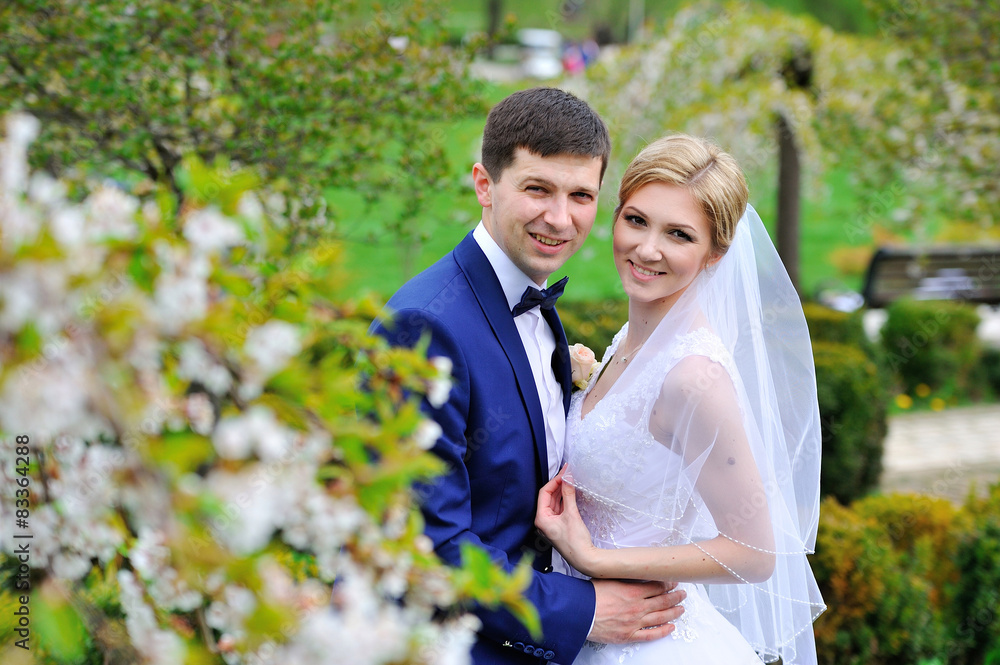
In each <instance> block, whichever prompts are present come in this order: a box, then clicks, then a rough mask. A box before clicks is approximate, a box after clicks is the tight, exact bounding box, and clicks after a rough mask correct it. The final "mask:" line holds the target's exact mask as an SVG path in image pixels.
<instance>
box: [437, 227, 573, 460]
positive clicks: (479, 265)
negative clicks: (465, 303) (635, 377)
mask: <svg viewBox="0 0 1000 665" xmlns="http://www.w3.org/2000/svg"><path fill="white" fill-rule="evenodd" d="M454 255H455V260H456V261H457V262H458V265H459V267H460V268H461V269H462V272H464V273H465V277H466V279H467V280H468V282H469V284H470V285H471V286H472V291H473V293H475V295H476V299H477V300H478V301H479V306H480V307H481V308H482V310H483V313H484V314H485V315H486V320H487V321H488V322H489V324H490V328H492V330H493V334H494V335H496V338H497V340H498V341H499V342H500V346H501V347H502V348H503V350H504V353H505V354H506V355H507V360H509V361H510V366H511V368H513V370H514V377H515V379H516V380H517V387H518V390H519V391H520V393H521V401H522V402H523V403H524V406H525V410H526V411H527V412H528V420H529V422H530V423H531V432H532V435H533V438H534V443H535V457H536V461H537V462H538V465H539V466H538V468H539V469H540V472H541V477H543V478H544V477H546V476H547V469H548V451H547V446H546V444H545V419H544V416H543V415H542V406H541V402H540V401H539V399H538V390H537V388H535V377H534V375H533V374H532V373H531V365H530V364H529V363H528V356H527V354H526V353H525V351H524V344H523V343H522V342H521V336H520V334H519V333H518V332H517V326H516V325H514V317H513V316H511V314H510V309H509V308H508V306H507V298H506V296H504V293H503V287H501V286H500V280H499V279H497V276H496V273H494V272H493V266H492V265H490V262H489V259H487V258H486V255H485V254H483V250H482V249H480V247H479V244H478V243H477V242H476V241H475V239H474V238H473V237H472V234H471V233H469V234H468V235H467V236H465V238H464V239H463V240H462V242H460V243H459V244H458V246H457V247H455V251H454ZM557 322H558V317H557ZM550 325H551V323H550ZM559 331H560V332H561V331H562V326H560V327H559ZM557 338H558V335H557ZM563 345H564V346H565V334H563ZM557 347H558V344H557ZM556 355H558V353H556V354H553V357H555V356H556ZM566 357H567V358H568V357H569V355H568V352H567V356H566ZM556 376H559V375H558V374H557V375H556Z"/></svg>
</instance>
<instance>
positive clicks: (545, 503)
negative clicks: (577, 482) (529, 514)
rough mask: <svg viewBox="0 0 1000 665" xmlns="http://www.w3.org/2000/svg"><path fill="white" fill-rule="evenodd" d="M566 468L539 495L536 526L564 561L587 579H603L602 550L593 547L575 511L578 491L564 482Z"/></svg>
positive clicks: (587, 532)
mask: <svg viewBox="0 0 1000 665" xmlns="http://www.w3.org/2000/svg"><path fill="white" fill-rule="evenodd" d="M565 473H566V466H565V465H563V468H562V470H561V471H560V472H559V475H557V476H556V477H555V478H553V479H552V480H550V481H549V482H547V483H546V484H545V485H544V486H543V487H542V489H541V490H539V492H538V509H537V510H536V511H535V526H536V527H538V530H539V531H541V532H542V533H543V534H545V537H546V538H548V539H549V540H551V541H552V544H553V545H554V546H555V548H556V549H557V550H559V553H560V554H562V556H563V558H564V559H566V561H568V562H569V564H570V565H571V566H573V567H574V568H576V569H577V570H579V571H580V572H581V573H583V574H584V575H589V576H590V577H601V576H602V575H601V574H600V572H601V571H600V563H601V560H602V554H603V552H604V551H603V550H601V549H600V548H598V547H595V546H594V543H593V542H592V541H591V539H590V532H589V531H587V526H586V525H585V524H584V523H583V518H582V517H580V511H579V510H577V507H576V488H575V487H573V486H572V485H571V484H569V483H568V482H566V481H565V479H564V478H563V476H564V475H565Z"/></svg>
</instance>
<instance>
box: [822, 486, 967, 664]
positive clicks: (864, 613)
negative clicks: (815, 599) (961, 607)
mask: <svg viewBox="0 0 1000 665" xmlns="http://www.w3.org/2000/svg"><path fill="white" fill-rule="evenodd" d="M959 521H960V520H959V516H958V515H957V511H956V510H955V509H954V508H953V507H951V505H950V504H949V503H948V502H947V501H946V500H944V499H933V498H929V497H922V496H910V495H893V496H871V497H867V498H865V499H862V500H861V501H858V502H855V504H854V505H853V506H852V507H851V508H847V507H844V506H843V505H841V504H840V503H838V502H837V501H836V500H835V499H833V498H831V497H827V499H826V500H824V502H823V506H822V511H821V517H820V524H819V531H818V534H817V539H816V554H815V555H814V556H813V557H812V564H813V570H814V571H815V573H816V578H817V581H818V582H819V585H820V589H821V591H822V593H823V598H824V600H825V601H826V603H827V605H828V607H829V608H830V609H828V610H827V611H826V612H825V613H824V614H823V615H822V616H820V618H819V619H818V620H817V621H816V626H815V628H816V642H817V651H818V652H819V656H820V663H824V664H828V665H862V664H863V665H880V664H883V663H885V664H888V663H917V662H920V660H921V659H927V658H931V657H934V656H936V655H938V654H940V653H942V651H943V650H944V648H945V645H946V643H947V632H946V629H945V619H946V615H947V613H948V612H949V611H950V609H949V608H948V607H947V606H946V605H945V600H946V599H945V597H944V596H943V591H942V588H943V582H942V581H941V580H943V579H952V578H953V577H954V574H955V566H954V563H953V560H952V559H950V558H947V557H949V556H950V555H951V554H952V553H953V551H954V548H955V547H956V544H955V543H953V542H951V540H950V538H953V537H954V530H955V529H956V525H957V523H958V522H959ZM942 557H944V558H942ZM942 568H943V569H945V570H944V571H943V572H941V571H939V569H942Z"/></svg>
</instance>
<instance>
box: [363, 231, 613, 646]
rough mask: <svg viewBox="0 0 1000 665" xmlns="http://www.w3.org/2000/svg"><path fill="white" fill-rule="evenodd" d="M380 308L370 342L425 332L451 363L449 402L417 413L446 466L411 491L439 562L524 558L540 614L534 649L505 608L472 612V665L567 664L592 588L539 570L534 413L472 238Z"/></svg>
mask: <svg viewBox="0 0 1000 665" xmlns="http://www.w3.org/2000/svg"><path fill="white" fill-rule="evenodd" d="M387 309H388V310H389V312H391V314H390V315H388V316H390V317H391V320H388V319H387V320H378V321H376V322H375V323H373V324H372V331H373V332H376V333H378V334H380V335H383V336H384V337H386V338H387V339H388V340H389V341H390V343H392V344H394V345H400V346H407V347H410V346H413V345H414V344H416V343H417V342H418V341H419V340H420V338H421V336H422V335H425V334H429V336H430V348H429V349H428V354H427V355H428V356H429V357H433V356H441V355H444V356H448V357H449V358H451V360H452V362H453V363H454V369H453V375H454V376H453V384H452V390H451V396H450V399H449V400H448V402H447V403H445V404H444V405H443V406H442V407H441V408H440V409H433V408H431V407H430V406H429V405H426V404H425V408H426V409H427V411H428V412H429V413H430V414H431V415H432V417H433V418H434V419H435V420H436V421H437V422H438V424H440V425H441V429H442V430H443V432H444V433H443V435H442V436H441V438H440V440H439V441H438V443H437V445H436V446H435V448H434V451H435V452H436V453H437V454H438V455H439V456H440V457H441V458H442V459H444V461H445V462H446V463H447V464H448V467H449V472H448V473H447V474H446V475H444V476H442V477H441V478H439V479H437V480H436V482H435V483H434V484H432V485H430V486H427V487H421V488H418V490H419V494H420V501H421V509H422V510H423V513H424V517H425V519H426V530H427V535H428V536H430V538H431V539H432V540H433V541H434V546H435V549H436V551H437V553H438V555H439V556H440V557H441V558H442V559H443V560H444V561H446V562H448V563H450V564H453V565H456V564H458V563H459V562H460V551H459V550H460V546H461V544H462V543H464V542H470V543H475V544H477V545H480V546H482V547H484V548H485V549H486V550H487V551H488V552H489V553H490V555H491V556H492V558H493V560H494V561H496V562H498V563H501V564H503V566H504V567H505V568H507V569H508V570H511V569H512V568H513V566H514V565H515V564H516V563H517V562H518V561H519V560H520V559H521V557H523V556H525V555H530V556H532V557H533V564H532V565H533V567H534V571H535V572H534V574H533V579H532V581H531V585H530V587H529V588H528V590H527V591H526V596H527V598H528V599H529V600H530V601H531V602H532V603H534V605H535V607H536V608H537V609H538V612H539V615H540V617H541V623H542V631H543V639H542V640H541V641H539V642H535V641H534V640H533V639H532V638H531V635H530V634H529V633H528V631H527V630H526V629H525V628H524V626H523V625H521V623H520V622H519V621H518V620H517V619H515V618H514V617H513V616H512V615H511V614H510V613H509V612H507V611H505V610H494V611H491V610H487V609H485V608H478V609H477V610H476V614H477V616H479V618H480V619H481V620H482V622H483V627H482V630H481V631H480V635H479V639H478V641H477V642H476V644H475V646H474V647H473V650H472V657H473V661H474V662H475V663H476V664H477V665H486V664H492V663H539V662H540V661H547V660H556V661H557V662H559V663H565V664H568V663H570V662H572V660H573V659H574V658H575V657H576V655H577V652H578V651H579V650H580V647H581V646H582V645H583V642H584V640H585V639H586V637H587V634H588V632H589V630H590V627H591V622H592V620H593V618H594V604H595V598H594V587H593V585H592V584H591V583H590V582H587V581H584V580H578V579H574V578H571V577H567V576H565V575H560V574H558V573H551V572H546V571H549V570H551V566H550V563H551V559H552V556H551V552H552V550H551V545H549V544H548V542H547V541H546V540H545V539H544V538H543V537H541V536H540V535H539V534H538V533H537V531H536V529H535V526H534V519H535V504H536V503H537V498H538V490H539V489H540V488H541V486H542V485H543V484H544V483H545V482H546V481H547V480H548V460H547V451H546V444H545V424H544V421H543V417H542V409H541V406H540V403H539V400H538V393H537V391H536V389H535V381H534V377H533V376H532V374H531V367H530V365H529V364H528V357H527V355H526V354H525V351H524V346H523V344H522V343H521V338H520V336H519V334H518V331H517V327H516V326H515V325H514V319H513V317H512V316H511V313H510V309H509V308H508V305H507V299H506V297H505V296H504V293H503V289H502V288H501V286H500V281H499V280H498V279H497V277H496V274H495V273H494V272H493V268H492V266H491V265H490V262H489V260H487V258H486V255H485V254H483V251H482V250H481V249H480V247H479V245H478V244H477V243H476V241H475V240H474V239H473V238H472V234H471V233H470V234H469V235H467V236H466V237H465V239H464V240H462V242H461V243H459V245H458V246H457V247H456V248H455V249H454V250H453V251H452V252H451V253H449V254H448V255H446V256H445V257H444V258H442V259H441V260H440V261H438V262H437V263H435V264H434V265H433V266H431V267H430V268H428V269H427V270H425V271H424V272H422V273H420V274H419V275H417V276H416V277H414V278H413V279H412V280H410V281H409V282H407V283H406V284H405V285H404V286H403V287H402V288H401V289H400V290H399V291H398V292H397V293H396V294H395V295H394V296H393V297H392V298H391V299H390V300H389V303H388V305H387ZM543 314H544V315H545V318H546V320H547V321H548V322H549V325H550V326H551V327H552V329H553V332H554V333H555V337H556V352H555V353H554V354H553V371H554V372H555V374H556V377H557V378H558V379H559V381H560V382H561V384H562V387H563V396H564V400H565V404H564V406H566V407H567V408H568V405H569V395H570V391H571V388H572V385H571V380H570V363H569V350H568V348H567V345H566V335H565V333H564V332H563V328H562V324H560V322H559V317H558V315H557V314H556V313H555V310H549V311H544V310H543Z"/></svg>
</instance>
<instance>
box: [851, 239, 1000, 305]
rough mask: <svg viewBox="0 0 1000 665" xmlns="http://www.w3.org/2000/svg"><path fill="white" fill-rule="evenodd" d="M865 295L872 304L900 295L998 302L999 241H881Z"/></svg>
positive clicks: (891, 300) (999, 274)
mask: <svg viewBox="0 0 1000 665" xmlns="http://www.w3.org/2000/svg"><path fill="white" fill-rule="evenodd" d="M862 295H863V296H864V299H865V304H866V305H868V307H873V308H879V307H885V306H886V305H888V304H889V303H891V302H893V301H894V300H899V299H900V298H914V299H916V300H963V301H967V302H976V303H985V304H989V305H997V304H1000V245H940V246H935V247H881V248H879V249H878V251H876V252H875V255H874V256H873V257H872V260H871V263H870V264H869V265H868V275H867V277H866V278H865V286H864V291H863V292H862Z"/></svg>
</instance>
